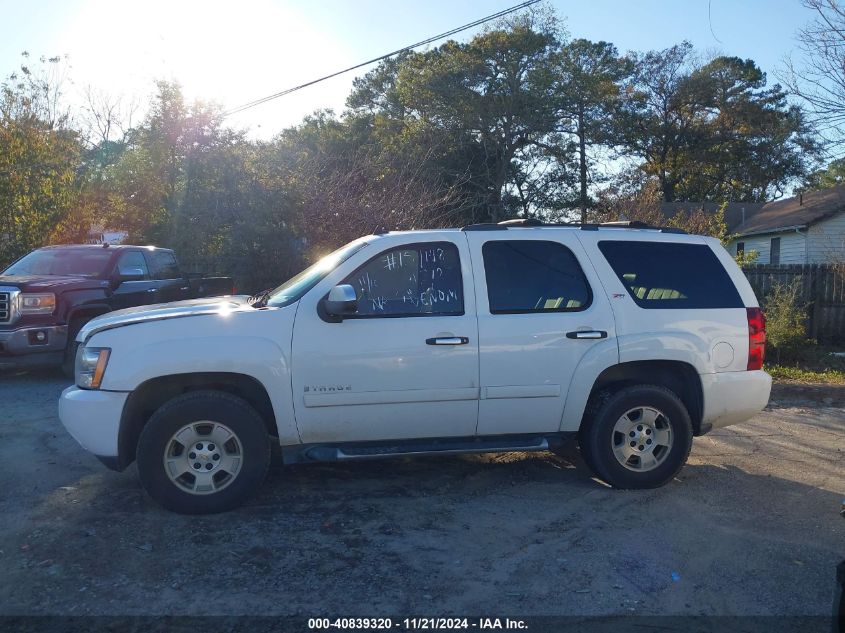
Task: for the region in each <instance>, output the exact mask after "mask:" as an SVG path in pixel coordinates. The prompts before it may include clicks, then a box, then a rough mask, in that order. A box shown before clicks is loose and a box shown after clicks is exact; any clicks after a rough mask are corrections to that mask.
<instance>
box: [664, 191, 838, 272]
mask: <svg viewBox="0 0 845 633" xmlns="http://www.w3.org/2000/svg"><path fill="white" fill-rule="evenodd" d="M718 208H719V205H718V204H716V203H714V202H664V203H663V204H662V205H661V207H660V210H661V213H662V214H663V215H664V217H667V218H669V217H672V216H674V215H675V214H677V213H678V212H679V211H684V212H685V213H691V212H693V211H696V210H698V209H701V210H703V211H705V212H707V213H714V212H715V211H716V210H717V209H718ZM725 223H726V224H727V227H728V234H729V235H733V236H734V237H733V239H732V240H731V241H730V243H729V244H728V246H727V249H728V251H729V252H730V253H731V255H736V254H737V253H738V252H745V253H749V252H751V251H756V253H757V259H756V263H758V264H830V263H839V262H845V185H841V186H838V187H832V188H830V189H824V190H821V191H812V192H810V193H805V194H799V195H797V196H794V197H792V198H785V199H783V200H775V201H773V202H767V203H765V204H762V203H743V202H732V203H729V204H728V205H727V208H726V209H725Z"/></svg>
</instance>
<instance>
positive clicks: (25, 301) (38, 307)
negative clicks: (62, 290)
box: [18, 292, 56, 314]
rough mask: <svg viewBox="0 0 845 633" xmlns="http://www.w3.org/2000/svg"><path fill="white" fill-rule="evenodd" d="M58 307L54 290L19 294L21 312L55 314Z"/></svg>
mask: <svg viewBox="0 0 845 633" xmlns="http://www.w3.org/2000/svg"><path fill="white" fill-rule="evenodd" d="M55 309H56V295H54V294H53V293H52V292H44V293H38V294H36V293H32V292H25V293H23V294H20V295H18V310H20V313H21V314H53V310H55Z"/></svg>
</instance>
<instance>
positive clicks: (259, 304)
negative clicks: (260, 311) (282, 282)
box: [249, 288, 273, 308]
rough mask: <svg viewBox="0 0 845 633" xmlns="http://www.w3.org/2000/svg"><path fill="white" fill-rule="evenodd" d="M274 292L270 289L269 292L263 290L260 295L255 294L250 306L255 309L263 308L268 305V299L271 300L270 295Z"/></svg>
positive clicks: (250, 299) (250, 300)
mask: <svg viewBox="0 0 845 633" xmlns="http://www.w3.org/2000/svg"><path fill="white" fill-rule="evenodd" d="M271 292H273V289H272V288H268V289H267V290H262V291H261V292H259V293H258V294H254V295H252V296H251V297H250V298H249V305H251V306H252V307H253V308H263V307H264V306H265V305H267V299H269V298H270V293H271Z"/></svg>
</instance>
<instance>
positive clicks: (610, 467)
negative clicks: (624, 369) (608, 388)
mask: <svg viewBox="0 0 845 633" xmlns="http://www.w3.org/2000/svg"><path fill="white" fill-rule="evenodd" d="M632 434H633V435H632ZM692 436H693V430H692V421H691V419H690V416H689V412H688V411H687V409H686V407H685V406H684V404H683V402H681V400H680V398H678V396H677V395H676V394H675V393H674V392H672V391H670V390H669V389H666V388H665V387H660V386H657V385H636V386H633V387H626V388H624V389H621V390H619V391H617V392H615V393H612V394H610V395H608V396H606V397H604V398H603V399H602V401H601V402H600V404H599V405H598V408H597V409H596V412H595V415H594V417H593V418H592V419H591V420H588V421H587V422H586V426H584V427H583V428H582V429H581V431H580V433H579V446H580V449H581V452H582V454H583V456H584V461H585V462H586V463H587V465H588V466H589V467H590V468H591V469H592V470H593V472H595V474H596V475H598V476H599V477H600V478H601V479H603V480H604V481H606V482H607V483H609V484H610V485H611V486H613V487H614V488H622V489H639V488H657V487H659V486H662V485H664V484H666V483H668V482H669V481H671V480H672V478H674V477H675V475H676V474H678V471H680V470H681V468H683V466H684V464H685V463H686V461H687V457H688V456H689V452H690V449H691V448H692ZM623 438H624V439H623Z"/></svg>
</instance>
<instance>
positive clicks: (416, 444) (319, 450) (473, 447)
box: [282, 435, 562, 463]
mask: <svg viewBox="0 0 845 633" xmlns="http://www.w3.org/2000/svg"><path fill="white" fill-rule="evenodd" d="M561 439H562V438H559V437H556V436H555V437H547V436H536V435H535V436H530V437H525V436H522V437H513V436H511V437H500V438H495V437H492V438H477V439H474V438H469V439H467V438H455V439H454V440H450V439H437V440H428V441H425V440H423V441H410V442H404V443H402V442H377V443H372V444H365V443H363V442H356V443H351V444H339V445H335V446H326V445H320V444H312V445H310V446H307V445H306V446H286V447H283V449H282V452H283V455H284V460H285V462H287V463H296V462H304V461H319V462H334V461H354V460H362V459H379V458H389V457H414V456H419V455H460V454H464V453H511V452H525V451H545V450H549V448H550V447H553V446H558V445H559V444H561Z"/></svg>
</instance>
